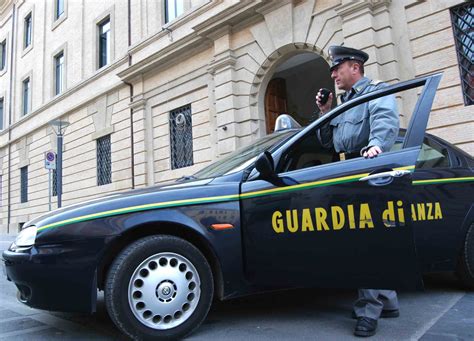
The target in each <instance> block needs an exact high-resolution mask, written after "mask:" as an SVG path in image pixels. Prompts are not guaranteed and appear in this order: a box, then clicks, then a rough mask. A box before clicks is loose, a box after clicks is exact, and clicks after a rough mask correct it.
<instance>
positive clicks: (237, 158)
mask: <svg viewBox="0 0 474 341" xmlns="http://www.w3.org/2000/svg"><path fill="white" fill-rule="evenodd" d="M295 133H296V131H295V130H287V131H282V132H276V133H273V134H270V135H267V136H265V137H263V138H261V139H259V140H257V141H255V142H254V143H252V144H251V145H249V146H245V147H242V148H240V149H237V150H236V151H234V152H232V153H230V154H229V155H227V156H225V157H223V158H222V159H220V160H217V161H216V162H213V163H211V164H210V165H209V166H207V167H205V168H203V169H202V170H200V171H199V172H197V173H196V174H194V175H193V178H194V179H208V178H214V177H218V176H222V175H225V174H230V173H233V172H237V171H239V170H242V169H244V168H246V167H248V166H249V165H251V164H253V162H254V161H255V158H256V157H257V156H258V155H260V154H261V153H262V152H264V151H266V150H272V149H273V148H275V147H276V146H278V145H279V144H281V143H282V142H283V141H285V140H287V139H288V138H289V137H290V136H292V135H294V134H295Z"/></svg>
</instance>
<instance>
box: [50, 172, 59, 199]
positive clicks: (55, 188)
mask: <svg viewBox="0 0 474 341" xmlns="http://www.w3.org/2000/svg"><path fill="white" fill-rule="evenodd" d="M51 189H52V192H53V197H57V196H58V173H57V171H56V169H53V183H52V184H51Z"/></svg>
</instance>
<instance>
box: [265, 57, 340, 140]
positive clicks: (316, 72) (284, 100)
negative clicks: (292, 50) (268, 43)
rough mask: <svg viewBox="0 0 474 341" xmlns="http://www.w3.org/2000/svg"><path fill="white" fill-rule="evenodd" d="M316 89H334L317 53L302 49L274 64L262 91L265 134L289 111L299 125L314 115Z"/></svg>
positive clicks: (315, 114)
mask: <svg viewBox="0 0 474 341" xmlns="http://www.w3.org/2000/svg"><path fill="white" fill-rule="evenodd" d="M320 88H328V89H329V90H331V91H333V92H334V81H333V80H332V79H331V76H330V73H329V64H328V63H327V62H326V61H325V60H324V58H322V57H321V56H319V55H317V54H315V53H312V52H305V53H301V54H297V55H295V56H293V57H291V58H289V59H287V60H286V61H284V62H283V63H281V64H280V65H278V66H277V68H276V69H275V72H274V74H273V76H272V78H271V79H270V82H269V83H268V86H267V88H266V91H265V126H266V133H267V134H270V133H272V132H273V130H274V126H275V120H276V118H277V117H278V115H280V114H283V113H285V114H289V115H290V116H292V117H293V118H294V119H295V120H296V121H297V122H298V123H299V124H301V125H302V126H306V125H308V124H309V123H310V122H312V121H314V120H315V119H317V118H318V114H319V109H318V107H317V106H316V102H315V96H316V93H317V92H318V90H319V89H320Z"/></svg>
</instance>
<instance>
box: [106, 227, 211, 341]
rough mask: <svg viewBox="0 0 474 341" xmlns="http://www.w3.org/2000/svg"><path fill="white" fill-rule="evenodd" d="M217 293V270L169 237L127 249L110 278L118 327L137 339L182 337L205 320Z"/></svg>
mask: <svg viewBox="0 0 474 341" xmlns="http://www.w3.org/2000/svg"><path fill="white" fill-rule="evenodd" d="M213 294H214V282H213V276H212V271H211V268H210V266H209V263H208V262H207V260H206V258H205V257H204V256H203V254H202V253H201V252H200V251H199V250H198V249H197V248H196V247H195V246H194V245H192V244H191V243H189V242H188V241H186V240H183V239H181V238H177V237H174V236H168V235H156V236H149V237H146V238H143V239H140V240H137V241H135V242H134V243H132V244H130V245H129V246H127V247H126V248H125V249H124V250H123V251H122V252H121V253H120V254H119V255H118V256H117V258H116V259H115V260H114V261H113V263H112V265H111V267H110V269H109V271H108V273H107V277H106V285H105V301H106V307H107V311H108V313H109V315H110V318H111V319H112V321H113V322H114V323H115V325H116V326H117V327H118V328H119V329H120V330H121V331H122V332H123V333H125V334H126V335H128V336H129V337H131V338H132V339H135V340H149V339H153V340H160V339H178V338H182V337H184V336H186V335H188V334H190V333H192V332H193V331H194V330H195V329H196V328H198V327H199V325H200V324H201V323H202V322H203V321H204V319H205V318H206V316H207V313H208V312H209V308H210V306H211V303H212V298H213Z"/></svg>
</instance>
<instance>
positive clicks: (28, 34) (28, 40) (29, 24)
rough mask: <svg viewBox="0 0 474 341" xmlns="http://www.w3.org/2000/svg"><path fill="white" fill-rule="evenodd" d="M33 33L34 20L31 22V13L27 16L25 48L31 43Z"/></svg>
mask: <svg viewBox="0 0 474 341" xmlns="http://www.w3.org/2000/svg"><path fill="white" fill-rule="evenodd" d="M31 33H32V22H31V13H30V14H28V15H27V16H26V17H25V38H24V39H25V45H24V48H27V47H28V46H30V45H31Z"/></svg>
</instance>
